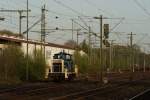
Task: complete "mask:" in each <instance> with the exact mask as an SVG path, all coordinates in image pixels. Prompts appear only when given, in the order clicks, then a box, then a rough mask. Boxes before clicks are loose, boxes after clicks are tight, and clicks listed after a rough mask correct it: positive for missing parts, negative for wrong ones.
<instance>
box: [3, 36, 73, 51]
mask: <svg viewBox="0 0 150 100" xmlns="http://www.w3.org/2000/svg"><path fill="white" fill-rule="evenodd" d="M0 40H7V41H10V42H16V43H27V42H28V43H29V44H38V45H41V44H42V45H45V46H50V47H57V48H64V49H72V50H74V48H71V47H68V46H65V45H60V44H55V43H49V42H46V43H41V42H40V41H36V40H28V41H27V40H26V39H24V38H20V37H14V36H8V35H0Z"/></svg>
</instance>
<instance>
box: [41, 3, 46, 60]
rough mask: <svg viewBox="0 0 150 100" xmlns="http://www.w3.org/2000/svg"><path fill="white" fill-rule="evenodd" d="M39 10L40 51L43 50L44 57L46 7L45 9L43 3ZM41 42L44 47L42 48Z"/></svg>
mask: <svg viewBox="0 0 150 100" xmlns="http://www.w3.org/2000/svg"><path fill="white" fill-rule="evenodd" d="M41 12H42V15H41V51H43V53H44V58H45V36H46V31H45V27H46V22H45V16H46V9H45V5H44V6H43V7H42V9H41ZM42 44H43V47H44V48H42Z"/></svg>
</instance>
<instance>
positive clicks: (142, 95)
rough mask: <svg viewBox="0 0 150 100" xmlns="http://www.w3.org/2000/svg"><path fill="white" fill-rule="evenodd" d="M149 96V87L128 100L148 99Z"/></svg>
mask: <svg viewBox="0 0 150 100" xmlns="http://www.w3.org/2000/svg"><path fill="white" fill-rule="evenodd" d="M149 98H150V89H147V90H145V91H143V92H141V93H139V94H137V95H136V96H134V97H132V98H130V99H129V100H148V99H149Z"/></svg>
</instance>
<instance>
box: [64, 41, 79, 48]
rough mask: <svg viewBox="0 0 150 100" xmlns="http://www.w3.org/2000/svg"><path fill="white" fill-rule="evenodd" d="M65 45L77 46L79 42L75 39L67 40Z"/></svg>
mask: <svg viewBox="0 0 150 100" xmlns="http://www.w3.org/2000/svg"><path fill="white" fill-rule="evenodd" d="M64 45H65V46H68V47H71V48H75V47H77V43H76V42H75V41H74V40H68V41H67V42H65V43H64Z"/></svg>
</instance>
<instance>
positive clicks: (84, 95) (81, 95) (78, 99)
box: [49, 83, 131, 100]
mask: <svg viewBox="0 0 150 100" xmlns="http://www.w3.org/2000/svg"><path fill="white" fill-rule="evenodd" d="M130 85H131V84H130V83H122V84H119V85H116V84H114V85H109V86H106V87H100V88H95V89H90V90H87V91H82V92H76V93H71V94H68V95H65V96H60V97H55V98H49V100H86V99H89V98H92V97H94V96H97V95H99V96H100V95H104V94H106V93H112V92H114V91H117V90H120V89H123V88H126V87H129V86H130Z"/></svg>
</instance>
